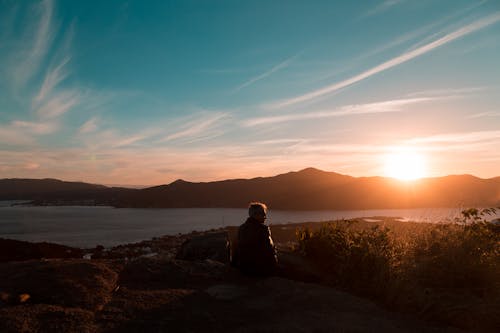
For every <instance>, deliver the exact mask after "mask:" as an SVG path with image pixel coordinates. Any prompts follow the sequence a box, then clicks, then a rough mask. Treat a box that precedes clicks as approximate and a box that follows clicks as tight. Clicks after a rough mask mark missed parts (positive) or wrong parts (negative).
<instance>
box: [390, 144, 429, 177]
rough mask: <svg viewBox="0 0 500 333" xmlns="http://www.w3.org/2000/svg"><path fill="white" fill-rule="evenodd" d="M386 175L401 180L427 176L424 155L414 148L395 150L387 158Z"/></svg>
mask: <svg viewBox="0 0 500 333" xmlns="http://www.w3.org/2000/svg"><path fill="white" fill-rule="evenodd" d="M385 173H386V176H388V177H391V178H397V179H400V180H415V179H419V178H422V177H424V176H425V160H424V156H423V155H421V154H419V153H417V152H415V151H412V150H406V149H403V150H400V151H397V152H394V153H392V154H390V155H388V156H386V159H385Z"/></svg>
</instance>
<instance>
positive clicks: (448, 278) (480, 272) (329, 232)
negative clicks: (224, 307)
mask: <svg viewBox="0 0 500 333" xmlns="http://www.w3.org/2000/svg"><path fill="white" fill-rule="evenodd" d="M465 212H466V214H464V215H463V219H462V220H461V221H459V223H455V224H434V225H431V224H420V225H417V224H413V225H410V224H408V223H404V224H399V225H398V224H393V225H391V228H392V230H389V229H388V228H385V227H381V226H379V225H375V226H373V224H371V225H370V224H368V223H365V224H358V223H355V222H349V221H338V222H332V223H328V224H324V225H322V227H321V228H320V229H319V230H316V231H311V230H310V229H307V228H303V229H300V230H298V231H297V232H296V236H297V240H298V243H299V247H298V249H299V250H300V251H301V252H302V254H303V255H304V256H305V257H306V258H308V259H309V260H310V261H312V262H313V263H314V264H315V265H316V266H317V267H318V268H320V270H321V271H322V272H323V276H324V280H325V281H326V282H327V283H328V284H333V285H335V286H338V287H342V288H344V289H347V290H350V291H353V292H355V293H357V294H361V295H365V296H369V297H371V298H375V299H376V300H378V301H381V302H382V303H384V304H386V305H387V306H389V307H393V308H397V309H400V310H406V311H410V312H415V313H419V314H420V315H421V316H423V317H425V318H427V319H433V320H437V321H441V322H445V323H447V324H452V325H455V326H458V327H462V328H466V329H474V330H477V331H482V332H495V331H496V328H497V327H499V325H500V307H499V306H498V304H500V225H495V224H491V223H487V222H485V221H484V220H483V219H482V216H483V215H481V211H479V210H477V211H473V210H467V211H465ZM477 216H480V217H479V218H477Z"/></svg>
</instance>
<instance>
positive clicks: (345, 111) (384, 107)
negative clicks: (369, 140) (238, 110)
mask: <svg viewBox="0 0 500 333" xmlns="http://www.w3.org/2000/svg"><path fill="white" fill-rule="evenodd" d="M444 98H447V97H419V98H406V99H395V100H389V101H383V102H376V103H366V104H352V105H346V106H342V107H340V108H337V109H333V110H321V111H315V112H308V113H300V114H287V115H281V116H268V117H259V118H252V119H248V120H246V121H244V122H243V126H246V127H251V126H257V125H264V124H273V123H282V122H289V121H298V120H307V119H320V118H330V117H342V116H352V115H360V114H373V113H387V112H400V111H404V109H403V107H405V106H409V105H412V104H417V103H424V102H429V101H435V100H438V99H444Z"/></svg>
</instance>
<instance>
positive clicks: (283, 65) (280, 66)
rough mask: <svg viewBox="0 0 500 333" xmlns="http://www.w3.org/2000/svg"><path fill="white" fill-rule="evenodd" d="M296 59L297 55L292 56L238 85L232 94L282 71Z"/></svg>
mask: <svg viewBox="0 0 500 333" xmlns="http://www.w3.org/2000/svg"><path fill="white" fill-rule="evenodd" d="M296 57H297V55H294V56H293V57H290V58H288V59H286V60H284V61H282V62H280V63H279V64H277V65H275V66H274V67H273V68H271V69H270V70H268V71H267V72H264V73H262V74H260V75H257V76H255V77H253V78H251V79H250V80H248V81H246V82H244V83H242V84H240V85H239V86H238V87H236V88H235V89H234V90H233V93H235V92H238V91H240V90H241V89H243V88H245V87H248V86H249V85H251V84H254V83H255V82H257V81H260V80H262V79H265V78H266V77H268V76H270V75H271V74H273V73H274V72H277V71H279V70H281V69H284V68H286V67H288V66H290V64H291V63H292V61H293V60H294V59H295V58H296Z"/></svg>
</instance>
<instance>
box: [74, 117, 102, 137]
mask: <svg viewBox="0 0 500 333" xmlns="http://www.w3.org/2000/svg"><path fill="white" fill-rule="evenodd" d="M98 122H99V118H97V117H92V118H90V119H89V120H87V121H86V122H85V123H84V124H83V125H82V126H81V127H80V129H79V130H78V133H80V134H87V133H92V132H95V131H96V130H97V124H98Z"/></svg>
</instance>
